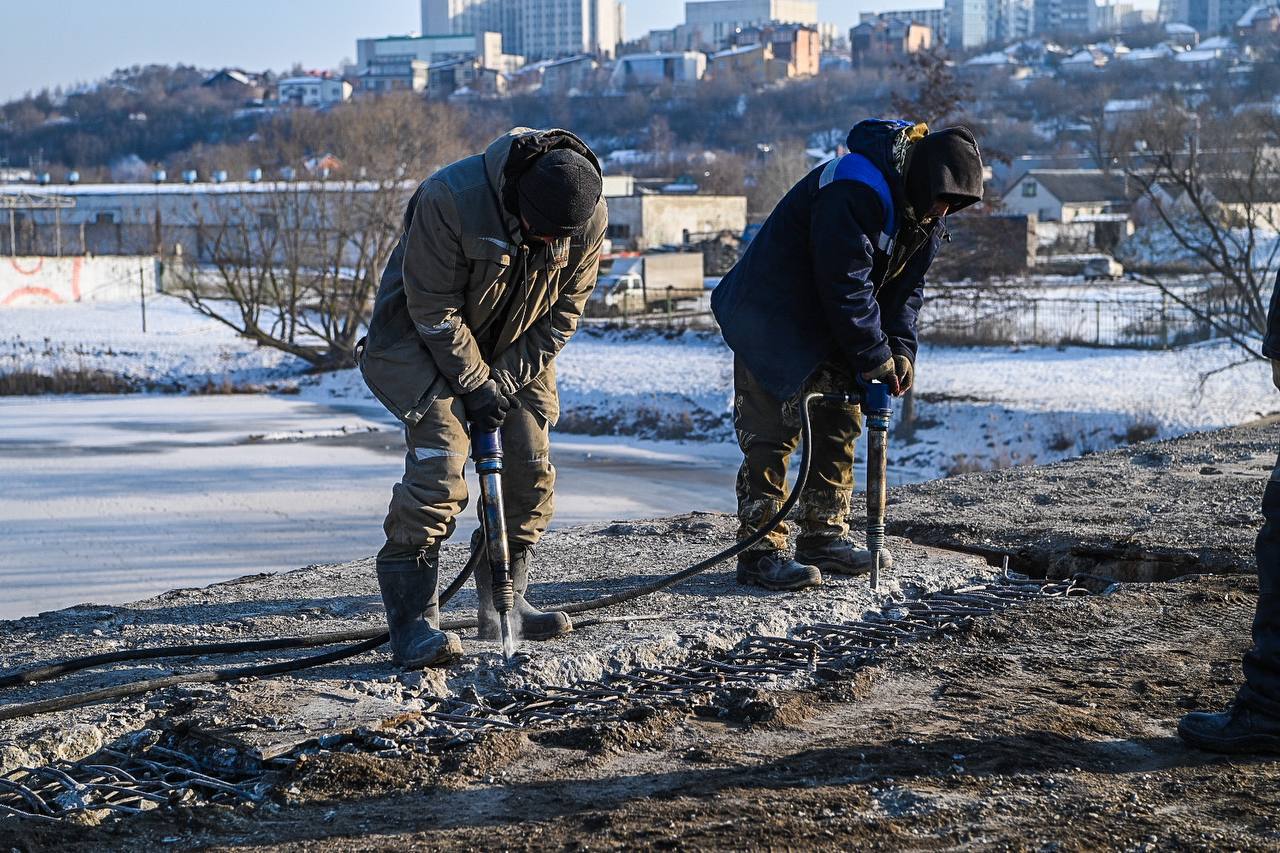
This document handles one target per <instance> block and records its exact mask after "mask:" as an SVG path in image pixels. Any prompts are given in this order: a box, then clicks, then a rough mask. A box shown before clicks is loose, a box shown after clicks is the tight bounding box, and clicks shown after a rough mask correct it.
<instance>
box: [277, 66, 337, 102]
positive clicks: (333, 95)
mask: <svg viewBox="0 0 1280 853" xmlns="http://www.w3.org/2000/svg"><path fill="white" fill-rule="evenodd" d="M276 91H277V95H276V98H277V99H278V100H279V101H280V103H282V104H291V105H293V106H295V107H311V108H313V109H319V108H323V107H331V106H333V105H334V104H340V103H342V102H343V101H348V100H350V99H351V92H352V87H351V84H350V83H348V82H347V81H346V80H343V79H342V78H341V77H336V76H334V75H332V74H323V73H314V74H301V75H299V76H297V77H286V78H285V79H283V80H281V81H280V82H279V83H278V84H277V87H276Z"/></svg>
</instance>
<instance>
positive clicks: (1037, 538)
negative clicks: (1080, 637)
mask: <svg viewBox="0 0 1280 853" xmlns="http://www.w3.org/2000/svg"><path fill="white" fill-rule="evenodd" d="M1278 450H1280V419H1278V418H1269V419H1266V420H1263V421H1258V422H1256V423H1253V424H1248V425H1245V426H1242V427H1237V428H1234V429H1227V430H1219V431H1216V432H1206V433H1194V434H1191V435H1187V436H1184V437H1182V438H1177V439H1172V440H1170V441H1161V442H1155V443H1149V444H1137V445H1134V446H1132V447H1128V448H1123V449H1120V450H1113V451H1110V452H1107V453H1099V454H1096V455H1091V456H1084V457H1080V458H1078V459H1071V460H1068V461H1065V462H1059V463H1056V464H1054V465H1044V466H1040V467H1025V468H1010V469H1006V470H1002V471H992V472H988V473H981V474H969V475H965V476H961V477H952V478H950V479H946V480H935V481H933V482H929V483H921V484H919V485H915V486H910V487H907V488H903V489H898V490H894V492H893V493H892V494H891V495H890V507H889V530H890V532H891V533H894V534H896V535H898V536H905V537H908V538H910V539H912V540H913V541H915V542H919V543H922V544H928V545H935V546H938V547H943V548H958V549H963V550H967V551H972V552H975V553H980V554H986V555H990V556H995V555H999V554H1002V553H1004V554H1009V555H1011V566H1012V568H1013V569H1014V570H1016V571H1023V572H1028V573H1032V574H1044V573H1046V572H1047V573H1048V576H1049V577H1067V576H1069V575H1071V574H1074V573H1075V572H1090V573H1093V574H1097V575H1103V576H1108V577H1112V578H1115V579H1117V580H1125V581H1149V580H1168V579H1170V578H1175V577H1178V576H1180V575H1185V574H1192V573H1196V572H1212V573H1231V572H1246V573H1252V572H1255V571H1256V565H1255V563H1254V557H1253V541H1254V537H1255V535H1256V533H1257V531H1258V528H1259V527H1261V526H1262V515H1261V511H1260V507H1261V503H1262V491H1263V487H1264V486H1265V484H1266V481H1267V478H1268V476H1269V474H1270V472H1271V469H1272V467H1273V466H1274V465H1275V462H1276V453H1277V451H1278Z"/></svg>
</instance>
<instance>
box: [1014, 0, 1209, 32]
mask: <svg viewBox="0 0 1280 853" xmlns="http://www.w3.org/2000/svg"><path fill="white" fill-rule="evenodd" d="M1199 1H1200V0H1192V2H1199ZM1115 11H1116V10H1115V2H1114V0H1035V18H1034V20H1035V31H1036V32H1037V33H1045V34H1053V33H1071V34H1075V35H1088V34H1089V33H1097V32H1110V31H1112V30H1115V29H1116V27H1118V26H1119V21H1118V20H1117V19H1116V14H1115Z"/></svg>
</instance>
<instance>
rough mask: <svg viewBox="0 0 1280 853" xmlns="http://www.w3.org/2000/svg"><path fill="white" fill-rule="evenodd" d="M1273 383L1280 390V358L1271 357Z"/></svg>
mask: <svg viewBox="0 0 1280 853" xmlns="http://www.w3.org/2000/svg"><path fill="white" fill-rule="evenodd" d="M1271 384H1272V385H1274V386H1276V390H1277V391H1280V358H1273V359H1271Z"/></svg>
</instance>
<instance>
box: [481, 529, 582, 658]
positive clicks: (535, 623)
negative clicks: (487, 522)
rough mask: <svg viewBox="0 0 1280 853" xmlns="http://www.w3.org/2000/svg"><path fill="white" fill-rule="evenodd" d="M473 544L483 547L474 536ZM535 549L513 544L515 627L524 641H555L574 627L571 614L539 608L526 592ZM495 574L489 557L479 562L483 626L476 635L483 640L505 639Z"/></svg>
mask: <svg viewBox="0 0 1280 853" xmlns="http://www.w3.org/2000/svg"><path fill="white" fill-rule="evenodd" d="M472 547H473V548H474V547H482V546H481V544H480V540H479V538H478V537H477V538H473V539H472ZM532 556H533V549H532V548H525V547H521V546H519V545H512V546H511V582H512V586H513V587H514V588H515V606H514V607H513V608H512V609H511V617H510V618H511V630H512V632H513V633H514V634H515V636H516V638H517V639H520V640H537V641H541V640H553V639H555V638H556V637H559V636H562V635H564V634H568V633H569V632H570V631H572V630H573V622H572V620H570V619H569V614H568V613H562V612H560V611H559V610H552V611H544V610H539V609H538V608H536V607H534V606H533V605H532V604H530V603H529V601H528V599H526V598H525V594H526V593H527V592H528V591H529V561H530V559H531V558H532ZM492 578H493V574H492V572H491V571H490V570H489V558H488V556H485V557H482V558H481V559H480V562H479V563H477V564H476V597H477V598H479V599H480V606H479V608H478V610H477V617H478V618H479V621H480V627H479V629H478V631H477V632H476V636H477V637H479V639H481V640H499V639H501V638H502V625H501V623H500V622H499V618H498V611H497V610H496V609H494V606H493V579H492Z"/></svg>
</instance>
